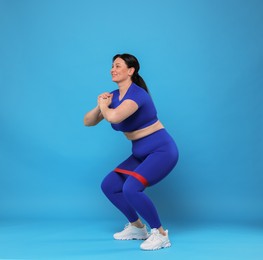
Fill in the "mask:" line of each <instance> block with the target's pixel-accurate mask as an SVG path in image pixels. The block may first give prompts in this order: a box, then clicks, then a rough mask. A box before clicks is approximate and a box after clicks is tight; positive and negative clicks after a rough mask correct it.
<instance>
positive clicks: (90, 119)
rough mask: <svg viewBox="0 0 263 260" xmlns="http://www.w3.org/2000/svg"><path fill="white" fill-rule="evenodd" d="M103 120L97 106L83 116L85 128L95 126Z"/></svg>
mask: <svg viewBox="0 0 263 260" xmlns="http://www.w3.org/2000/svg"><path fill="white" fill-rule="evenodd" d="M102 119H103V115H102V114H101V111H100V108H99V106H96V107H95V108H93V109H92V110H91V111H89V112H88V113H86V115H85V116H84V125H85V126H94V125H97V124H98V123H99V122H100V121H101V120H102Z"/></svg>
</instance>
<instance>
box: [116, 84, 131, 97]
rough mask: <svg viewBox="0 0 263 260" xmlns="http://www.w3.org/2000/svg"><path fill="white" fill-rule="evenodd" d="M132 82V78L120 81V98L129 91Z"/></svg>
mask: <svg viewBox="0 0 263 260" xmlns="http://www.w3.org/2000/svg"><path fill="white" fill-rule="evenodd" d="M131 84H132V81H131V80H127V81H124V82H119V83H118V86H119V91H120V98H122V97H123V96H124V95H125V93H126V92H127V90H128V88H129V87H130V86H131Z"/></svg>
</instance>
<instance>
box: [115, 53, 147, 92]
mask: <svg viewBox="0 0 263 260" xmlns="http://www.w3.org/2000/svg"><path fill="white" fill-rule="evenodd" d="M117 58H121V59H122V60H124V61H125V63H126V65H127V66H128V68H134V69H135V70H134V73H133V75H132V77H131V80H132V82H134V83H135V84H136V85H138V86H139V87H141V88H143V89H144V90H146V92H147V93H149V90H148V87H147V85H146V83H145V82H144V80H143V78H142V77H141V76H140V75H139V73H138V72H139V69H140V63H139V61H138V60H137V58H136V57H135V56H133V55H131V54H128V53H123V54H116V55H115V56H114V57H113V59H112V61H115V60H116V59H117Z"/></svg>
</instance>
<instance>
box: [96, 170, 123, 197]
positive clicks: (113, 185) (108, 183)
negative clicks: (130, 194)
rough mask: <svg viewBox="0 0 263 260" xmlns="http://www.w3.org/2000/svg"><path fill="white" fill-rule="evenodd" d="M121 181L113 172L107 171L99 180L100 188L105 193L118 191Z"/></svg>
mask: <svg viewBox="0 0 263 260" xmlns="http://www.w3.org/2000/svg"><path fill="white" fill-rule="evenodd" d="M122 185H123V181H122V180H121V178H120V176H118V175H117V174H116V173H115V172H111V173H109V174H108V175H107V176H106V177H105V178H104V179H103V181H102V182H101V186H100V187H101V190H102V191H103V193H104V194H105V195H107V194H112V193H116V192H120V191H121V190H122Z"/></svg>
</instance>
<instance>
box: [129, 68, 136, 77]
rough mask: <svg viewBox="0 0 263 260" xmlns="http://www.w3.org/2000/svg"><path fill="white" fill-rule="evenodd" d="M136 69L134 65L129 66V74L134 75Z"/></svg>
mask: <svg viewBox="0 0 263 260" xmlns="http://www.w3.org/2000/svg"><path fill="white" fill-rule="evenodd" d="M134 71H135V68H133V67H131V68H129V69H128V75H129V76H132V75H133V73H134Z"/></svg>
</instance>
